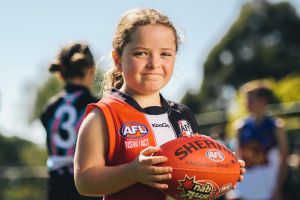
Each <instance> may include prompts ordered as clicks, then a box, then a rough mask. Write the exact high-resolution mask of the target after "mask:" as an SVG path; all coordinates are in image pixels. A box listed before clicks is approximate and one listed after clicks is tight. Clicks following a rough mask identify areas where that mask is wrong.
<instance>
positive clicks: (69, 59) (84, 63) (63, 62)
mask: <svg viewBox="0 0 300 200" xmlns="http://www.w3.org/2000/svg"><path fill="white" fill-rule="evenodd" d="M94 65H95V62H94V58H93V55H92V53H91V51H90V49H89V47H88V45H87V44H85V43H80V42H73V43H70V44H67V45H65V46H64V47H63V48H62V49H61V51H60V52H59V54H58V56H57V59H56V61H55V62H54V63H52V64H50V66H49V71H50V72H52V73H54V72H59V73H60V74H61V76H62V78H63V79H64V80H69V79H72V78H76V77H80V78H82V77H84V75H85V74H86V72H87V69H89V68H91V67H94Z"/></svg>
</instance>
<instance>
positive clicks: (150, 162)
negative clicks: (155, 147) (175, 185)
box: [140, 156, 168, 165]
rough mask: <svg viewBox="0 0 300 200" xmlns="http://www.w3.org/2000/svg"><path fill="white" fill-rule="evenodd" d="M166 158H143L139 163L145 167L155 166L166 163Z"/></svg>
mask: <svg viewBox="0 0 300 200" xmlns="http://www.w3.org/2000/svg"><path fill="white" fill-rule="evenodd" d="M167 160H168V158H167V157H166V156H144V157H143V158H142V159H141V160H140V161H141V163H142V164H145V165H156V164H159V163H163V162H166V161H167Z"/></svg>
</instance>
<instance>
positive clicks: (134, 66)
mask: <svg viewBox="0 0 300 200" xmlns="http://www.w3.org/2000/svg"><path fill="white" fill-rule="evenodd" d="M178 42H179V39H178V35H177V32H176V29H175V28H174V26H173V24H172V22H170V21H169V19H168V17H167V16H164V15H162V14H161V13H160V12H158V11H156V10H153V9H137V10H133V11H131V12H129V13H127V14H126V15H125V16H124V17H123V18H122V19H121V21H120V22H119V24H118V26H117V30H116V34H115V37H114V40H113V48H114V51H113V52H112V57H113V59H114V63H115V68H114V70H113V71H112V72H111V73H110V74H111V76H110V81H109V83H110V84H109V86H110V88H111V89H110V90H109V92H108V95H107V96H106V97H104V98H103V99H102V100H101V101H100V102H98V103H97V104H93V105H91V106H89V107H88V109H87V115H86V118H85V120H84V122H83V124H82V126H81V128H80V133H79V141H78V143H77V148H76V153H75V182H76V186H77V189H78V191H79V192H80V193H82V194H85V195H99V194H102V195H105V199H109V200H111V199H113V200H121V199H122V200H124V199H130V200H141V199H143V200H163V199H166V195H165V194H164V193H163V192H162V190H164V189H166V188H167V187H168V185H166V184H163V183H161V182H160V181H163V180H168V179H170V178H171V173H172V168H171V167H161V166H156V164H159V163H162V162H165V161H166V160H167V158H166V157H164V156H153V154H154V153H155V152H157V151H159V146H160V145H161V144H163V143H165V142H167V141H169V140H172V139H175V138H177V137H180V136H188V135H192V134H194V133H198V126H197V123H196V120H195V118H194V116H193V114H192V112H191V111H190V110H189V109H188V108H187V107H186V106H184V105H182V104H178V103H174V102H171V101H167V100H166V99H164V97H163V96H162V95H161V94H160V90H161V89H162V88H163V87H164V86H165V85H166V84H167V83H168V81H169V80H170V78H171V75H172V72H173V68H174V63H175V57H176V52H177V49H178Z"/></svg>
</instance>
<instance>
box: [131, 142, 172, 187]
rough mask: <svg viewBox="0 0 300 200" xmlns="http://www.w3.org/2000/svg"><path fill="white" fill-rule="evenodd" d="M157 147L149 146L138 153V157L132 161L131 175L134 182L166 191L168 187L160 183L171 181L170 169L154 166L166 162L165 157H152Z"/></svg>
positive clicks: (157, 149)
mask: <svg viewBox="0 0 300 200" xmlns="http://www.w3.org/2000/svg"><path fill="white" fill-rule="evenodd" d="M159 150H160V148H159V147H152V146H149V147H147V148H145V149H144V150H142V151H141V152H140V155H139V156H138V157H137V158H136V159H135V160H134V161H132V166H133V168H132V170H133V172H132V173H133V175H134V176H135V177H136V180H137V181H139V182H141V183H143V184H145V185H148V186H150V187H153V188H156V189H167V188H168V185H167V184H164V183H160V181H164V180H168V179H171V172H172V168H171V167H165V166H155V165H156V164H159V163H163V162H166V161H167V157H165V156H152V155H153V153H155V152H157V151H159Z"/></svg>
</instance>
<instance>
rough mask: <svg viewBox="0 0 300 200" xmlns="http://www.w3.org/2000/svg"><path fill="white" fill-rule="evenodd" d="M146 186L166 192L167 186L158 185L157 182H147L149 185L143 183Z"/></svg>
mask: <svg viewBox="0 0 300 200" xmlns="http://www.w3.org/2000/svg"><path fill="white" fill-rule="evenodd" d="M145 184H146V185H148V186H150V187H153V188H156V189H159V190H166V189H168V185H167V184H164V183H158V182H149V183H145Z"/></svg>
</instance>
